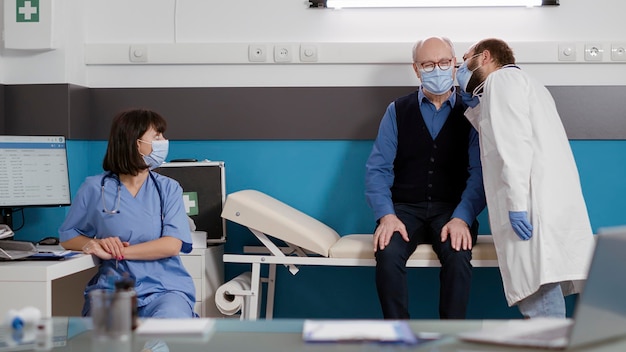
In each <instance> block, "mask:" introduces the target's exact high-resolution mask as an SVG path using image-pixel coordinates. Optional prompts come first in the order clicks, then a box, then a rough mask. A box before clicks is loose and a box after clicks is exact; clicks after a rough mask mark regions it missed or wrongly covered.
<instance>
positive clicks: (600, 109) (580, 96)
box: [548, 86, 626, 139]
mask: <svg viewBox="0 0 626 352" xmlns="http://www.w3.org/2000/svg"><path fill="white" fill-rule="evenodd" d="M548 89H549V90H550V92H551V93H552V96H553V97H554V101H555V103H556V107H557V109H558V111H559V114H560V115H561V120H562V121H563V125H564V126H565V129H566V130H567V136H568V137H569V138H570V139H626V86H558V87H548Z"/></svg>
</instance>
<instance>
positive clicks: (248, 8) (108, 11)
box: [0, 0, 626, 87]
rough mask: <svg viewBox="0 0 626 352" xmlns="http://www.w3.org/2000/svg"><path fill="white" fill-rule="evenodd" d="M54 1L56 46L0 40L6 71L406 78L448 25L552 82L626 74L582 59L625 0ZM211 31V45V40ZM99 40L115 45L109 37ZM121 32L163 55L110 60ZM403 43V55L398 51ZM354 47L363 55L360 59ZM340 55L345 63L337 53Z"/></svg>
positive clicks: (19, 76)
mask: <svg viewBox="0 0 626 352" xmlns="http://www.w3.org/2000/svg"><path fill="white" fill-rule="evenodd" d="M5 1H8V0H5ZM51 1H55V21H54V26H55V28H54V29H55V32H56V33H58V35H59V38H58V39H59V40H58V43H59V46H58V48H57V49H55V50H51V51H40V52H31V51H21V50H6V49H5V50H2V51H1V52H0V53H1V54H2V56H1V58H0V60H1V61H0V65H1V66H0V69H1V78H2V82H3V83H5V84H19V83H65V82H69V83H75V84H80V85H86V86H90V87H133V86H137V87H154V86H172V87H176V86H187V87H196V86H217V87H219V86H361V85H364V86H370V85H379V86H384V85H414V84H417V83H418V82H417V80H416V78H415V77H414V74H413V73H412V71H411V68H410V65H409V64H408V63H409V62H410V48H411V45H412V43H413V42H414V41H415V40H416V39H419V38H423V37H426V36H430V35H444V36H448V37H450V38H451V39H452V40H453V41H455V42H456V43H458V44H457V51H458V52H457V56H458V57H460V56H462V51H464V50H465V49H466V48H467V47H468V46H469V45H470V44H471V43H473V42H475V41H477V40H479V39H482V38H485V37H499V38H502V39H504V40H507V41H508V42H510V43H511V45H512V46H513V48H514V49H515V51H516V54H517V55H518V59H519V60H520V61H521V63H522V66H523V67H524V69H526V70H529V71H530V72H531V73H535V74H536V76H538V77H539V78H540V79H542V80H543V81H544V83H546V84H549V85H625V84H626V69H624V63H616V62H611V61H610V59H609V58H608V56H609V53H608V51H607V52H605V53H604V55H605V56H607V58H605V60H604V62H602V63H590V62H585V61H584V60H583V59H582V50H583V45H584V43H587V42H599V43H603V44H604V45H605V50H608V49H609V48H607V47H606V46H608V45H610V43H615V42H622V43H626V35H625V34H624V29H623V24H622V16H623V15H622V14H623V13H624V12H625V11H626V2H622V1H615V0H596V1H593V2H590V1H585V0H562V1H561V6H558V7H544V8H532V9H528V8H489V9H485V8H475V9H472V8H460V9H446V8H431V9H355V10H326V9H309V8H308V7H307V6H306V5H305V1H304V0H269V1H251V0H228V1H221V2H218V1H215V0H210V1H207V0H51ZM561 42H574V44H576V45H577V47H578V51H579V52H578V55H579V60H578V61H577V62H575V63H563V62H559V61H558V60H557V59H556V51H557V50H556V48H557V45H558V43H561ZM207 43H208V44H210V45H211V46H210V47H209V48H208V49H207V48H206V44H207ZM250 43H267V44H268V49H269V50H270V51H271V48H272V47H273V45H274V44H278V43H289V44H292V45H293V48H294V49H296V50H297V48H298V45H299V44H301V43H313V44H317V45H319V46H318V49H319V57H320V60H319V62H318V63H315V64H304V63H298V61H299V60H298V58H297V57H296V58H295V59H294V62H295V63H292V64H276V63H273V60H272V58H271V54H272V52H269V53H268V55H270V57H269V58H268V62H266V63H261V64H251V63H248V62H247V46H248V44H250ZM359 43H360V44H363V45H365V46H364V48H365V51H359V50H356V49H355V48H356V47H359V45H358V44H359ZM85 44H88V46H87V49H85V47H84V45H85ZM102 44H123V45H121V46H120V45H118V46H112V47H111V48H109V47H107V46H103V45H102ZM129 44H140V45H146V47H147V48H148V49H149V51H148V55H149V58H156V56H157V49H158V48H157V46H156V45H164V44H165V46H162V48H163V51H164V53H163V55H165V56H163V57H165V59H163V60H165V63H163V61H161V63H160V64H154V63H151V62H150V60H149V62H148V63H147V64H109V61H107V60H109V59H110V58H111V57H113V56H116V55H117V57H120V56H121V58H122V59H126V58H127V55H128V45H129ZM94 48H95V49H99V50H104V51H103V52H102V54H98V53H99V52H98V50H95V52H96V54H93V52H92V51H90V50H91V49H94ZM120 48H121V49H120ZM86 50H87V51H88V52H89V53H91V54H93V55H95V57H96V59H95V60H93V61H92V64H89V65H86V64H85V52H86ZM188 50H190V51H188ZM203 50H206V54H205V51H203ZM324 50H326V52H324ZM404 52H406V63H404V62H402V61H403V60H405V56H404V54H403V53H404ZM166 54H167V55H166ZM220 54H222V55H221V56H220ZM150 55H152V56H150ZM168 55H169V56H168ZM203 55H205V56H206V60H205V61H203V60H204V59H205V58H203ZM296 55H297V53H296ZM324 55H326V56H324ZM385 55H390V57H392V59H391V60H389V62H391V63H378V62H377V61H380V60H378V59H376V58H380V57H382V58H383V60H384V58H385V57H386V56H385ZM170 57H172V59H170ZM181 57H182V59H181ZM187 57H193V60H191V62H195V63H193V64H186V63H183V62H185V58H187ZM361 57H364V59H363V61H364V62H365V63H356V62H359V61H360V59H359V58H361ZM545 57H550V58H552V57H554V59H550V60H545V59H544V58H545ZM343 59H345V61H346V62H345V63H338V62H342V60H343ZM168 60H171V61H168ZM368 61H370V62H368ZM206 62H209V63H206Z"/></svg>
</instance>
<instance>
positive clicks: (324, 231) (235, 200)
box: [222, 190, 498, 320]
mask: <svg viewBox="0 0 626 352" xmlns="http://www.w3.org/2000/svg"><path fill="white" fill-rule="evenodd" d="M222 217H223V218H225V219H227V220H230V221H233V222H235V223H238V224H241V225H243V226H246V227H247V228H248V229H250V231H252V233H253V234H254V235H255V236H256V237H257V238H258V239H259V240H260V241H261V243H262V244H263V245H264V246H265V247H260V249H261V250H259V247H258V246H256V247H249V246H246V247H244V253H253V254H224V262H225V263H249V264H251V265H252V274H251V284H250V290H245V291H241V292H230V294H233V295H243V296H248V298H249V300H248V301H249V307H245V314H243V311H242V317H243V316H245V317H246V318H248V319H251V320H255V319H257V318H258V315H259V313H258V311H259V308H260V303H261V302H260V301H261V292H260V288H261V283H262V282H263V283H267V302H266V311H265V318H266V319H272V314H273V308H274V289H275V284H276V265H277V264H282V265H285V266H286V267H288V268H289V271H290V272H291V273H292V274H293V275H295V274H297V273H298V268H297V266H298V265H326V266H375V265H376V260H375V259H374V248H373V240H372V234H352V235H345V236H339V234H338V233H337V232H336V231H335V230H333V229H332V228H330V227H328V226H326V225H325V224H323V223H322V222H320V221H318V220H316V219H314V218H312V217H311V216H309V215H306V214H304V213H303V212H301V211H299V210H297V209H295V208H293V207H291V206H289V205H287V204H285V203H283V202H281V201H279V200H277V199H275V198H272V197H270V196H268V195H266V194H264V193H261V192H259V191H255V190H242V191H238V192H234V193H231V194H229V195H228V196H227V198H226V202H225V204H224V208H223V210H222ZM268 236H271V237H274V238H276V239H279V240H282V241H284V242H285V243H286V245H287V247H283V248H279V247H278V246H277V245H276V244H275V243H274V242H272V241H271V240H270V239H269V238H268ZM262 264H265V265H269V270H268V277H267V278H261V265H262ZM472 265H473V266H475V267H497V266H498V260H497V257H496V251H495V248H494V245H493V240H492V238H491V236H490V235H479V236H478V241H477V243H476V245H475V246H474V247H473V249H472ZM438 266H440V263H439V259H438V258H437V255H436V254H435V253H434V252H433V250H432V246H431V245H429V244H424V245H419V246H418V247H417V249H416V250H415V252H414V253H413V255H411V257H410V258H409V261H408V262H407V267H438ZM372 280H373V278H372Z"/></svg>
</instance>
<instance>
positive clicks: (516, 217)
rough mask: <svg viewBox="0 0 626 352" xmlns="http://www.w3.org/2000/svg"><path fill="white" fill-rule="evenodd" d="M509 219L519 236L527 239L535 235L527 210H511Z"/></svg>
mask: <svg viewBox="0 0 626 352" xmlns="http://www.w3.org/2000/svg"><path fill="white" fill-rule="evenodd" d="M509 220H510V221H511V226H513V231H515V233H516V234H517V236H519V238H521V239H522V240H524V241H527V240H529V239H530V238H531V237H533V225H531V224H530V222H529V221H528V212H527V211H509Z"/></svg>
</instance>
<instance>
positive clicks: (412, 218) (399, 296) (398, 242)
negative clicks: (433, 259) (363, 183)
mask: <svg viewBox="0 0 626 352" xmlns="http://www.w3.org/2000/svg"><path fill="white" fill-rule="evenodd" d="M394 208H395V211H396V216H398V218H399V219H400V220H401V221H402V222H403V223H404V226H405V227H406V230H407V233H408V235H409V239H410V241H409V242H405V241H404V240H403V239H402V236H401V235H400V233H398V232H396V233H394V235H393V236H392V237H391V241H390V242H389V245H388V246H387V247H385V248H384V249H383V250H380V249H379V250H377V251H376V254H375V256H376V289H377V291H378V298H379V300H380V305H381V307H382V311H383V317H384V318H385V319H410V316H409V294H408V285H407V277H406V262H407V260H408V258H409V257H410V256H411V254H413V252H414V251H415V249H416V248H417V245H418V244H423V243H430V244H432V246H433V250H434V251H435V253H436V254H437V257H438V258H439V261H440V263H441V271H440V273H439V281H440V288H439V316H440V318H441V319H464V318H465V313H466V310H467V303H468V301H469V294H470V286H471V281H472V264H471V263H470V261H471V260H472V251H471V250H460V251H456V250H454V249H453V248H452V247H451V244H450V238H449V237H448V240H447V241H446V242H443V243H442V242H441V236H440V234H441V228H442V227H443V226H444V225H445V224H446V223H447V222H448V221H450V218H451V216H452V213H453V212H454V209H455V208H456V204H451V203H444V202H421V203H418V204H395V205H394ZM470 232H471V234H472V245H474V244H476V238H477V235H478V221H476V220H475V221H474V223H473V224H472V225H471V227H470ZM421 289H430V288H429V287H426V286H424V287H422V288H421Z"/></svg>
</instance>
